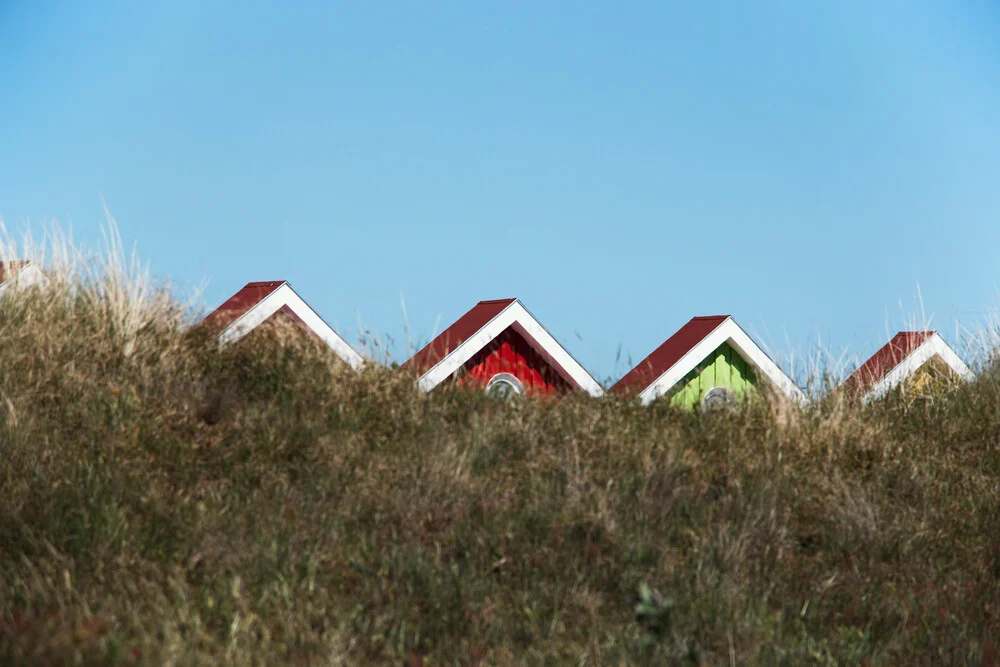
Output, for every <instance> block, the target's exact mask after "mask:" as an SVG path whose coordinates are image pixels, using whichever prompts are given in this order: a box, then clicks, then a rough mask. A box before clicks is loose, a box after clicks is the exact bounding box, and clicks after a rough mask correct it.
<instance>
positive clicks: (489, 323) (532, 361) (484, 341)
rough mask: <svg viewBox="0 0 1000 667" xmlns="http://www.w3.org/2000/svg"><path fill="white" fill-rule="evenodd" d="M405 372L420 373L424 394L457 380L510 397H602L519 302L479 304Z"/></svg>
mask: <svg viewBox="0 0 1000 667" xmlns="http://www.w3.org/2000/svg"><path fill="white" fill-rule="evenodd" d="M403 368H405V369H410V370H411V371H413V372H415V373H416V374H417V376H418V378H419V379H418V380H417V386H418V387H419V388H420V389H421V390H422V391H430V390H432V389H434V388H435V387H437V386H438V385H440V384H441V383H443V382H446V381H454V382H457V383H458V384H461V385H467V386H476V387H482V388H483V389H485V390H486V391H487V392H489V393H494V394H500V395H506V396H509V395H539V394H555V393H560V392H567V391H585V392H587V393H588V394H590V395H591V396H601V395H602V394H603V393H604V390H603V388H602V387H601V385H600V383H598V382H597V380H595V379H594V378H593V376H591V375H590V373H588V372H587V371H586V370H585V369H584V368H583V366H581V365H580V364H579V363H578V362H577V361H576V359H574V358H573V357H572V355H570V353H569V352H567V351H566V350H565V349H564V348H563V346H562V345H560V344H559V343H558V342H557V341H556V339H555V338H553V337H552V335H551V334H550V333H549V332H548V331H546V329H545V327H543V326H542V325H541V324H540V323H539V322H538V320H536V319H535V318H534V316H533V315H532V314H531V313H529V312H528V309H527V308H525V307H524V305H522V304H521V302H520V301H518V300H517V299H497V300H494V301H480V302H479V303H478V304H476V305H475V306H474V307H473V308H472V309H471V310H470V311H469V312H467V313H466V314H465V315H462V317H460V318H458V320H457V321H456V322H455V323H454V324H452V325H451V326H450V327H448V328H447V329H445V330H444V331H442V332H441V333H440V334H439V335H438V336H437V337H435V338H434V340H432V341H431V342H430V343H429V344H428V345H427V346H425V347H424V348H423V349H422V350H420V351H419V352H417V353H416V354H415V355H413V357H412V358H410V359H409V360H408V361H407V362H406V363H405V364H403Z"/></svg>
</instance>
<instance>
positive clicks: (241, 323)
mask: <svg viewBox="0 0 1000 667" xmlns="http://www.w3.org/2000/svg"><path fill="white" fill-rule="evenodd" d="M284 306H288V308H289V309H290V310H291V311H292V312H293V313H295V315H296V316H298V318H299V319H300V320H302V322H303V323H304V324H305V325H306V326H307V327H309V329H310V330H311V331H312V332H313V333H315V334H316V335H317V336H319V337H320V339H321V340H322V341H323V342H324V343H326V344H327V345H328V346H329V347H330V349H332V350H333V351H334V352H335V353H336V354H337V356H338V357H340V358H341V359H343V360H344V361H345V362H347V364H348V365H349V366H350V367H351V368H353V369H355V370H357V369H359V368H361V367H362V366H363V365H364V363H365V361H364V358H362V356H361V355H360V354H358V353H357V352H356V351H355V350H354V348H352V347H351V346H350V345H348V344H347V341H345V340H344V339H343V338H341V337H340V336H339V335H338V334H337V332H336V331H334V330H333V328H332V327H331V326H330V325H329V324H327V323H326V322H324V321H323V318H322V317H320V316H319V314H317V313H316V311H315V310H313V309H312V308H310V307H309V304H307V303H306V302H305V301H303V300H302V297H300V296H299V295H298V294H296V293H295V290H293V289H292V287H291V285H289V284H288V283H283V284H282V285H281V286H280V287H278V288H277V289H276V290H274V291H273V292H271V293H270V294H268V295H267V296H266V297H264V298H263V299H262V300H261V301H260V302H259V303H258V304H257V305H256V306H254V307H253V308H251V309H250V310H248V311H247V312H245V313H243V315H241V316H240V317H239V318H237V320H236V321H235V322H233V323H232V324H230V325H229V326H228V327H226V328H225V329H224V330H223V331H222V333H221V334H219V344H221V345H228V344H229V343H234V342H236V341H238V340H239V339H241V338H243V337H244V336H246V335H247V334H248V333H250V332H251V331H253V330H254V329H256V328H257V327H258V326H260V324H261V323H262V322H264V321H265V320H266V319H267V318H269V317H271V316H272V315H274V314H275V313H276V312H278V311H279V310H281V308H282V307H284Z"/></svg>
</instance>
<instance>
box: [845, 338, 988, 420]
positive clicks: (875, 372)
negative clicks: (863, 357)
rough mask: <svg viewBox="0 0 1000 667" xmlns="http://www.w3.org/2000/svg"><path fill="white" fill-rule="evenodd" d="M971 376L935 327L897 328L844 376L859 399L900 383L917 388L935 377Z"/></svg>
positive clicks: (847, 386) (878, 394)
mask: <svg viewBox="0 0 1000 667" xmlns="http://www.w3.org/2000/svg"><path fill="white" fill-rule="evenodd" d="M971 378H972V371H970V370H969V367H968V366H967V365H966V364H965V362H964V361H962V359H961V357H959V356H958V354H957V353H956V352H955V350H953V349H952V348H951V346H949V345H948V343H946V342H945V341H944V339H943V338H942V337H941V336H940V334H938V333H937V332H936V331H900V332H899V333H897V334H896V335H895V336H893V337H892V340H890V341H889V342H888V343H886V344H885V345H883V346H882V348H881V349H879V350H878V352H876V353H875V354H873V355H872V356H871V358H869V359H868V360H867V361H866V362H865V363H863V364H862V365H861V366H860V367H859V368H858V369H857V370H856V371H854V373H852V374H851V376H850V377H848V378H847V379H846V380H844V383H843V385H842V386H843V388H844V389H846V390H847V392H848V393H849V394H850V395H852V396H854V397H857V398H860V399H861V401H862V402H865V403H867V402H868V401H871V400H873V399H877V398H881V397H882V396H885V395H886V394H887V393H889V392H890V391H892V390H893V389H895V388H896V387H899V386H900V385H904V386H905V387H910V388H912V389H914V390H916V391H917V392H920V391H921V390H922V389H923V388H925V387H927V386H928V383H930V384H934V383H936V381H937V380H942V379H943V380H949V379H961V380H968V379H971Z"/></svg>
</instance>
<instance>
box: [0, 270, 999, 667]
mask: <svg viewBox="0 0 1000 667" xmlns="http://www.w3.org/2000/svg"><path fill="white" fill-rule="evenodd" d="M109 285H110V287H109ZM115 285H116V284H115V283H113V282H111V283H107V282H105V283H100V282H99V281H97V282H95V281H90V282H89V283H88V282H86V281H84V282H83V283H74V282H71V281H59V280H55V281H53V284H52V285H51V286H50V287H49V288H48V289H47V290H45V291H29V292H24V293H15V294H8V295H7V297H6V298H5V299H4V300H3V302H2V304H0V664H4V665H18V664H32V665H57V664H101V665H103V664H122V665H133V664H175V665H194V664H239V665H243V664H291V665H308V664H368V663H372V664H407V665H458V664H464V665H479V664H482V665H486V664H498V665H514V664H543V663H546V664H566V663H572V664H581V665H597V664H634V663H637V662H639V663H642V662H648V663H651V664H679V665H699V664H721V665H730V664H767V665H772V664H789V665H800V664H831V665H833V664H872V665H901V664H908V665H912V664H928V665H940V664H998V659H1000V658H998V639H1000V373H997V372H996V371H995V370H987V371H986V372H985V373H983V374H982V375H981V376H980V377H979V379H977V380H976V381H975V382H974V383H973V384H971V385H969V386H967V387H963V388H961V389H959V390H957V391H956V392H955V393H954V394H952V395H951V396H950V397H949V398H948V399H947V400H942V401H938V402H937V403H935V404H933V405H930V406H923V407H921V408H920V409H913V408H912V407H908V406H907V405H906V404H905V402H903V401H901V400H898V399H890V400H888V401H886V402H884V403H882V404H880V405H878V406H874V407H872V408H868V409H861V408H858V407H855V406H850V405H847V404H845V403H843V402H841V401H838V400H836V399H835V398H834V399H829V400H827V401H825V402H822V403H821V404H819V405H816V406H813V407H809V408H805V409H801V410H800V409H798V408H795V409H792V408H786V407H783V406H780V405H771V404H768V403H766V402H763V401H761V402H758V403H756V404H755V405H752V406H750V407H749V408H746V409H743V410H741V411H738V412H736V413H733V414H717V415H711V416H707V417H703V416H700V415H697V414H688V413H681V412H676V411H672V410H670V409H666V408H663V407H652V408H648V409H643V408H640V407H637V406H636V405H634V404H628V403H624V402H620V401H616V400H614V399H605V400H593V399H589V398H587V397H582V396H573V397H569V398H567V399H565V400H560V401H551V400H550V401H525V402H523V403H516V404H504V403H499V402H495V401H491V400H488V399H487V398H486V397H484V396H482V395H481V394H479V393H477V392H469V391H460V390H448V389H442V390H439V391H435V392H434V393H432V394H431V395H421V394H419V393H417V392H416V391H415V390H414V388H413V384H412V378H410V377H406V376H403V375H401V374H398V373H396V374H394V373H392V372H390V371H387V370H384V369H379V368H373V369H370V370H367V371H365V372H363V373H361V374H360V375H355V374H353V373H351V372H350V371H346V370H345V369H344V368H342V367H341V366H340V365H338V364H337V363H335V362H334V361H333V360H331V359H330V357H329V356H328V355H326V354H325V353H324V352H323V351H322V350H319V349H316V348H314V347H310V346H309V345H304V344H299V343H295V342H293V339H290V338H287V337H283V336H282V335H281V333H280V332H275V333H274V335H273V338H274V339H273V340H271V341H264V340H257V341H255V342H253V343H248V344H243V345H236V346H234V347H233V348H231V349H229V350H226V351H224V352H219V351H218V350H217V349H216V348H215V346H214V345H213V344H212V341H211V340H210V339H209V337H207V336H205V335H198V334H197V333H190V332H187V331H186V327H185V318H184V315H183V311H182V309H181V308H180V307H179V306H177V305H176V304H175V303H173V302H172V301H171V299H170V297H169V295H168V294H163V293H155V292H149V291H144V292H143V291H136V290H134V289H131V288H128V286H127V285H125V286H121V285H119V286H117V287H116V286H115Z"/></svg>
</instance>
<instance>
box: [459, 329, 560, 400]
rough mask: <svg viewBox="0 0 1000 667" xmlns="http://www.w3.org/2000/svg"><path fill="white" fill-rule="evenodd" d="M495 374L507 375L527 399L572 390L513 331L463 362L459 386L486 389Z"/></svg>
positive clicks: (503, 334) (509, 330)
mask: <svg viewBox="0 0 1000 667" xmlns="http://www.w3.org/2000/svg"><path fill="white" fill-rule="evenodd" d="M497 373H510V374H511V375H513V376H514V377H516V378H517V379H518V380H520V381H521V384H523V385H524V391H525V393H526V394H529V395H544V394H556V393H562V392H564V391H569V390H571V389H572V387H571V386H570V384H569V383H568V382H566V380H564V379H563V378H562V377H561V376H560V375H559V373H557V372H556V370H555V369H554V368H552V367H551V366H550V365H549V364H548V363H547V362H546V361H545V360H544V359H543V358H542V356H541V355H540V354H538V352H536V351H535V349H534V348H533V347H532V346H531V345H530V344H529V343H528V341H526V340H525V339H524V337H523V336H522V335H521V334H519V333H518V332H517V331H515V330H514V329H512V328H508V329H505V330H504V331H503V332H502V333H501V334H500V335H499V336H497V337H496V338H494V339H493V340H492V341H490V344H489V345H487V346H486V347H484V348H483V349H482V350H480V351H479V352H478V353H476V355H475V356H473V357H472V358H471V359H469V360H468V361H467V362H465V365H464V366H463V367H462V370H461V371H460V372H459V377H458V380H457V381H458V383H459V384H462V385H467V386H477V387H485V386H486V383H487V382H489V381H490V379H491V378H492V377H493V376H494V375H496V374H497Z"/></svg>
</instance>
